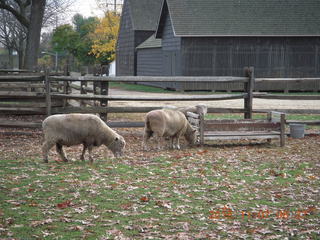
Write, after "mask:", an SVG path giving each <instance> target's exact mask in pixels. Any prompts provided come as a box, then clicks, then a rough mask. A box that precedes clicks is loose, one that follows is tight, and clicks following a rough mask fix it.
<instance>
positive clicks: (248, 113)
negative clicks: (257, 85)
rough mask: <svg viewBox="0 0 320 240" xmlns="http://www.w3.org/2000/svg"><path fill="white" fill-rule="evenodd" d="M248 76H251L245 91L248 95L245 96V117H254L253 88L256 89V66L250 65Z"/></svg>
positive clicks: (247, 70) (247, 71)
mask: <svg viewBox="0 0 320 240" xmlns="http://www.w3.org/2000/svg"><path fill="white" fill-rule="evenodd" d="M246 76H247V77H249V81H248V82H246V83H245V92H246V93H247V96H246V97H245V98H244V110H245V113H244V118H246V119H251V118H252V108H253V89H254V81H255V78H254V68H253V67H250V68H247V69H246Z"/></svg>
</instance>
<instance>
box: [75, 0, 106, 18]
mask: <svg viewBox="0 0 320 240" xmlns="http://www.w3.org/2000/svg"><path fill="white" fill-rule="evenodd" d="M76 13H80V14H81V15H83V16H85V17H89V16H98V17H101V16H103V11H101V10H99V9H98V7H97V4H96V1H95V0H76V1H75V3H74V4H73V5H72V6H71V7H70V14H69V15H70V18H72V16H74V15H75V14H76Z"/></svg>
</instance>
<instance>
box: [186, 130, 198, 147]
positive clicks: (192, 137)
mask: <svg viewBox="0 0 320 240" xmlns="http://www.w3.org/2000/svg"><path fill="white" fill-rule="evenodd" d="M184 137H185V139H186V140H187V142H188V143H189V145H195V144H196V142H197V130H196V129H194V128H192V127H191V128H190V129H188V130H187V132H186V133H185V135H184Z"/></svg>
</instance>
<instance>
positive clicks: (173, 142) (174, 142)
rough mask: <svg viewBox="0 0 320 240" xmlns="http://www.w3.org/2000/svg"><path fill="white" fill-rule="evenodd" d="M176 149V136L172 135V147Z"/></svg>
mask: <svg viewBox="0 0 320 240" xmlns="http://www.w3.org/2000/svg"><path fill="white" fill-rule="evenodd" d="M176 148H177V149H178V147H177V137H176V136H172V149H176Z"/></svg>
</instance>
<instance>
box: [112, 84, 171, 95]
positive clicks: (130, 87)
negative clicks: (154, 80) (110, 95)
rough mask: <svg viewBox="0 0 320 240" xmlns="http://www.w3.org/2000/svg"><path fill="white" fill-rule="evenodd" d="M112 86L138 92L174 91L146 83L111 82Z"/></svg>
mask: <svg viewBox="0 0 320 240" xmlns="http://www.w3.org/2000/svg"><path fill="white" fill-rule="evenodd" d="M110 87H111V88H118V89H122V90H126V91H138V92H150V93H169V92H171V93H172V92H173V91H169V90H166V89H162V88H158V87H152V86H146V85H139V84H130V83H115V82H112V83H110Z"/></svg>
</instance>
